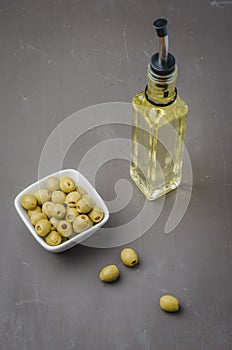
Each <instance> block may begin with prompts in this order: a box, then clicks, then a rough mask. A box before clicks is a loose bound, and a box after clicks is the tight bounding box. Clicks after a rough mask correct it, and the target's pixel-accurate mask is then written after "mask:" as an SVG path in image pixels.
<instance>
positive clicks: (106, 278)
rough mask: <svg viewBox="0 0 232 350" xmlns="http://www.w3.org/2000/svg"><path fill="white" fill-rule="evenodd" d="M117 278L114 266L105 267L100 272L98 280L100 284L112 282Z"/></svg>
mask: <svg viewBox="0 0 232 350" xmlns="http://www.w3.org/2000/svg"><path fill="white" fill-rule="evenodd" d="M118 276H119V269H118V268H117V266H116V265H107V266H105V267H103V269H102V270H101V271H100V274H99V278H100V280H101V281H102V282H114V281H116V279H117V278H118Z"/></svg>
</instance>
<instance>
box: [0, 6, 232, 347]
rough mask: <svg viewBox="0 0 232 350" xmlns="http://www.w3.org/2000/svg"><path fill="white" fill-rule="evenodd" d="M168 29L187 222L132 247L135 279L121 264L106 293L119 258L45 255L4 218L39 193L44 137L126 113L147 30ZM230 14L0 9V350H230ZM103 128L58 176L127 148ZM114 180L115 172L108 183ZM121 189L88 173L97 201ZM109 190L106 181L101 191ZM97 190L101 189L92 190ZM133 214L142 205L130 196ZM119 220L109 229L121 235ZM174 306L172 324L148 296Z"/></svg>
mask: <svg viewBox="0 0 232 350" xmlns="http://www.w3.org/2000/svg"><path fill="white" fill-rule="evenodd" d="M159 16H165V17H167V18H168V19H169V22H170V30H171V34H170V40H171V42H170V49H171V52H173V53H174V54H175V56H176V58H177V61H178V65H179V72H180V73H179V81H178V88H179V93H180V95H181V96H182V97H183V98H184V100H185V101H186V102H187V104H188V105H189V109H190V115H189V120H188V129H187V138H186V145H187V148H188V151H189V154H190V157H191V162H192V167H193V176H194V187H193V192H192V198H191V202H190V205H189V207H188V210H187V213H186V214H185V216H184V218H183V220H182V221H181V223H180V224H179V225H178V227H177V228H176V229H175V231H174V232H172V233H171V234H169V235H165V234H164V233H163V231H164V225H165V222H166V219H167V216H168V214H169V212H170V208H171V205H172V203H173V200H174V198H175V193H171V194H170V195H168V196H167V197H166V201H165V206H164V209H163V211H162V214H161V216H160V217H159V220H158V221H157V222H156V223H155V225H154V226H153V227H152V228H151V229H150V230H149V231H148V232H147V233H146V234H145V235H144V236H142V237H141V238H140V239H138V240H137V241H135V242H133V243H132V244H131V245H130V246H132V247H134V248H135V249H136V250H137V251H138V253H139V255H140V257H141V263H140V265H139V267H138V268H135V269H132V270H130V269H128V268H125V267H123V266H121V265H120V269H121V272H122V277H121V278H120V280H119V281H118V282H117V283H115V284H113V285H104V284H102V283H101V282H100V281H99V280H98V272H99V270H100V268H101V267H102V266H104V265H106V264H108V263H112V262H115V263H117V264H120V259H119V252H120V248H114V249H94V248H89V247H86V246H82V245H79V246H76V247H75V248H73V249H71V250H70V251H67V252H65V253H62V254H59V255H52V254H50V253H47V252H45V251H44V250H43V249H42V248H41V247H40V246H39V245H38V244H37V243H36V241H35V240H34V239H33V238H32V237H31V236H30V234H29V232H28V231H27V229H26V228H25V226H24V224H23V223H22V222H21V220H20V218H19V217H18V215H17V213H16V212H15V209H14V206H13V199H14V197H15V196H16V194H17V193H18V192H19V191H20V190H21V189H22V188H24V187H26V186H27V185H28V184H30V183H31V182H34V181H36V179H37V171H38V163H39V158H40V154H41V151H42V148H43V145H44V143H45V142H46V140H47V138H48V136H49V134H50V133H51V132H52V130H53V129H54V128H55V127H56V126H57V125H58V124H59V123H60V122H61V121H62V120H63V119H64V118H66V117H67V116H68V115H70V114H71V113H73V112H75V111H77V110H80V109H81V108H84V107H87V106H90V105H93V104H96V103H102V102H109V101H126V102H129V101H131V98H132V96H133V95H134V94H135V93H137V92H138V91H140V90H142V89H143V88H144V85H145V83H146V76H145V70H146V65H147V61H148V56H150V54H151V53H153V50H154V47H155V44H156V41H155V36H154V35H153V29H152V27H151V23H152V21H153V19H154V18H156V17H159ZM231 18H232V4H231V1H219V0H215V1H206V0H205V1H200V0H198V1H191V0H188V1H187V0H186V1H184V0H181V1H177V0H174V1H161V0H154V1H142V0H141V1H137V0H129V1H113V0H110V1H103V0H101V1H74V0H70V1H58V0H53V1H52V0H49V1H29V0H25V1H16V0H15V1H3V0H2V1H0V43H1V54H0V56H1V64H0V80H1V84H0V99H1V108H0V118H1V129H0V146H1V153H0V169H1V172H0V180H1V181H0V187H1V211H0V222H1V248H0V249H1V254H0V293H1V297H0V310H1V318H0V330H1V338H0V339H1V340H0V343H1V349H3V350H8V349H20V350H21V349H25V350H31V349H35V350H37V349H54V350H63V349H72V348H73V349H78V350H94V349H106V350H107V349H114V350H126V349H136V350H141V349H143V350H149V349H160V350H213V349H215V350H218V349H220V350H227V349H228V350H229V349H231V348H232V335H231V329H232V318H231V308H232V301H231V300H232V299H231V293H232V282H231V268H232V236H231V204H232V197H231V191H232V163H231V128H232V121H231V103H232V99H231V96H232V85H231V82H232V76H231V75H232V70H231V54H232V49H231V31H232V21H231ZM129 132H130V130H129V128H128V129H127V128H122V127H121V128H120V127H115V128H112V129H110V128H107V127H105V128H104V127H102V128H101V129H99V130H98V132H92V133H88V134H86V135H87V136H88V140H87V139H86V138H84V136H83V137H81V138H80V140H78V141H77V142H76V143H75V144H74V145H73V147H72V148H71V149H70V152H69V153H68V154H67V157H66V159H65V161H64V167H72V168H76V167H77V165H78V162H79V161H80V159H81V157H82V155H83V154H84V153H85V152H86V151H87V150H88V146H89V145H94V144H95V143H97V142H99V141H100V140H101V139H106V138H107V136H108V137H110V136H111V133H113V134H114V136H115V135H116V137H126V138H128V137H129ZM112 169H114V170H112ZM121 177H125V178H128V179H129V176H128V163H127V162H126V161H123V160H121V161H120V160H115V161H112V162H111V164H110V163H107V164H105V166H103V167H102V169H101V170H100V171H99V174H98V176H97V187H98V190H99V192H100V193H101V194H102V195H104V196H108V198H107V199H110V198H111V199H112V198H113V197H114V192H112V184H113V183H114V181H117V180H118V179H119V178H121ZM109 179H110V180H109ZM103 185H104V186H103ZM134 191H135V194H134V196H133V198H132V202H131V203H130V208H131V210H130V211H128V210H129V209H128V208H127V211H128V212H129V213H130V215H132V214H133V211H134V213H136V208H137V203H140V205H141V203H143V197H142V195H141V194H140V193H138V191H137V190H136V189H135V188H134ZM126 215H127V214H126V213H125V212H124V211H122V212H121V213H120V214H119V213H118V214H115V215H114V216H113V217H112V225H119V224H120V223H121V222H125V220H126ZM166 291H168V292H169V293H172V294H174V295H176V296H178V297H179V299H180V301H181V303H182V312H180V313H178V314H176V315H168V314H165V313H163V312H162V311H161V310H160V309H159V306H158V300H159V297H160V296H161V295H162V294H163V293H165V292H166Z"/></svg>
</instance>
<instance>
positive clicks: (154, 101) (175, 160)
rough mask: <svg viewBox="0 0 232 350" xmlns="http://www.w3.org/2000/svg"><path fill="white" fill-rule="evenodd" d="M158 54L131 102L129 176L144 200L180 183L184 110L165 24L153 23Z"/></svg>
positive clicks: (184, 129) (157, 196)
mask: <svg viewBox="0 0 232 350" xmlns="http://www.w3.org/2000/svg"><path fill="white" fill-rule="evenodd" d="M153 24H154V26H155V28H156V31H157V34H158V36H159V38H160V52H159V53H156V54H154V55H153V56H152V57H151V62H150V63H149V64H148V69H147V86H146V88H145V91H142V92H140V93H138V94H137V95H136V96H135V97H134V98H133V101H132V107H133V116H132V118H133V120H132V123H133V126H132V135H131V164H130V175H131V177H132V179H133V180H134V182H135V183H136V185H137V186H138V187H139V189H140V190H141V191H142V192H143V193H144V195H145V196H146V198H147V199H148V200H154V199H156V198H159V197H160V196H162V195H164V194H166V193H168V192H169V191H171V190H173V189H175V188H176V187H177V186H178V185H179V184H180V182H181V169H182V162H183V147H184V139H185V131H186V121H187V114H188V107H187V105H186V104H185V102H184V101H183V100H182V99H181V98H180V97H179V96H178V94H177V90H176V79H177V66H176V63H175V58H174V56H173V55H171V54H170V53H168V35H167V20H166V19H163V18H159V19H157V20H156V21H154V23H153Z"/></svg>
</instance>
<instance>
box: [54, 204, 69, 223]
mask: <svg viewBox="0 0 232 350" xmlns="http://www.w3.org/2000/svg"><path fill="white" fill-rule="evenodd" d="M51 214H52V216H53V217H55V218H56V219H59V220H61V219H62V218H63V217H64V216H65V215H66V208H65V207H64V205H62V204H59V203H57V204H54V206H53V207H52V212H51ZM54 226H55V225H54Z"/></svg>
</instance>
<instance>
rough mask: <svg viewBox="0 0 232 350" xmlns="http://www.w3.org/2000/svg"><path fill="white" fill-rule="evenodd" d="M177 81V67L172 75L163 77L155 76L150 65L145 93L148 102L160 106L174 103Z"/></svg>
mask: <svg viewBox="0 0 232 350" xmlns="http://www.w3.org/2000/svg"><path fill="white" fill-rule="evenodd" d="M176 79H177V66H175V69H174V71H173V72H172V73H170V74H168V75H165V76H162V75H157V74H155V73H154V71H153V70H152V69H151V67H150V64H149V65H148V69H147V88H146V91H145V93H146V98H147V99H148V101H149V102H151V103H153V104H155V105H158V106H165V105H169V104H171V103H173V102H174V101H175V99H176V95H177V92H176Z"/></svg>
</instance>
